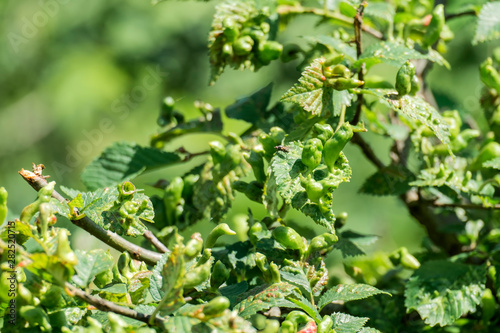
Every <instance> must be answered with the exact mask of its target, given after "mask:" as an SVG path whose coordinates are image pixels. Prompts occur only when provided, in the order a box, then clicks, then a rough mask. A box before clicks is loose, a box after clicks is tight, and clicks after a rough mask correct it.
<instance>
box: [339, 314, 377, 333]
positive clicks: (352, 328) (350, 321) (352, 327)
mask: <svg viewBox="0 0 500 333" xmlns="http://www.w3.org/2000/svg"><path fill="white" fill-rule="evenodd" d="M331 317H332V319H333V329H334V330H335V332H338V333H357V332H359V331H360V330H361V328H362V327H363V326H364V325H365V324H366V322H367V321H368V319H369V318H363V317H354V316H351V315H348V314H346V313H340V312H334V313H333V314H332V315H331Z"/></svg>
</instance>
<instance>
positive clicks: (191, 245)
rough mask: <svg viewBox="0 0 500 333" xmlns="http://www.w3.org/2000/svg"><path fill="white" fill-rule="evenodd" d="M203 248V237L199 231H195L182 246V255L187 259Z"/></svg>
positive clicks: (197, 253) (196, 254) (193, 256)
mask: <svg viewBox="0 0 500 333" xmlns="http://www.w3.org/2000/svg"><path fill="white" fill-rule="evenodd" d="M202 249H203V238H201V234H200V233H199V232H195V233H194V234H193V235H192V236H191V239H190V240H189V241H188V242H187V244H186V246H185V247H184V255H185V256H186V258H187V259H188V260H191V259H193V258H195V257H196V256H198V255H199V254H200V253H201V250H202Z"/></svg>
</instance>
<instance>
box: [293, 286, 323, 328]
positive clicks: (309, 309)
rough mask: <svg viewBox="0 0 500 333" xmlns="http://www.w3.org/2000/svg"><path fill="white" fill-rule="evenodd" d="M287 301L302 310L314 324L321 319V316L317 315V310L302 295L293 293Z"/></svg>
mask: <svg viewBox="0 0 500 333" xmlns="http://www.w3.org/2000/svg"><path fill="white" fill-rule="evenodd" d="M288 299H289V300H290V302H292V303H294V304H295V305H296V306H297V307H299V308H300V309H302V310H304V311H305V312H306V313H307V314H308V315H309V316H310V317H311V318H312V319H314V321H315V322H319V321H320V319H319V318H321V315H320V314H319V312H318V310H317V309H316V307H315V306H314V305H312V304H311V302H310V301H309V300H308V299H307V298H305V297H304V296H303V295H302V294H299V293H298V292H296V291H294V292H293V293H292V294H291V295H290V296H289V297H288Z"/></svg>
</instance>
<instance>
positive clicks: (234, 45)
mask: <svg viewBox="0 0 500 333" xmlns="http://www.w3.org/2000/svg"><path fill="white" fill-rule="evenodd" d="M266 20H267V16H266V15H257V16H254V17H253V18H251V19H249V20H246V21H243V22H241V21H238V20H236V19H235V18H234V17H232V16H231V17H226V18H224V20H223V21H222V24H221V25H222V26H221V27H220V30H217V31H215V32H214V34H213V37H214V38H215V40H214V41H213V44H212V45H211V46H210V49H211V54H210V63H211V64H212V65H214V66H215V67H217V68H218V70H219V71H220V72H222V69H223V67H224V66H226V65H229V66H231V67H233V68H253V69H259V68H260V67H262V66H265V65H268V64H269V63H270V62H271V61H273V60H276V59H278V58H279V57H280V56H281V53H282V52H283V45H281V44H280V43H278V42H276V41H272V40H270V34H269V33H270V30H271V26H270V24H269V22H267V21H266Z"/></svg>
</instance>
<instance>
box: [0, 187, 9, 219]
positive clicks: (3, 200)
mask: <svg viewBox="0 0 500 333" xmlns="http://www.w3.org/2000/svg"><path fill="white" fill-rule="evenodd" d="M7 197H8V193H7V190H6V189H5V187H0V224H2V223H3V221H4V220H5V218H6V217H7V212H8V209H7Z"/></svg>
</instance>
